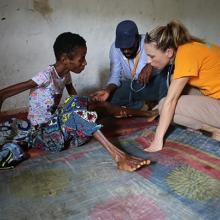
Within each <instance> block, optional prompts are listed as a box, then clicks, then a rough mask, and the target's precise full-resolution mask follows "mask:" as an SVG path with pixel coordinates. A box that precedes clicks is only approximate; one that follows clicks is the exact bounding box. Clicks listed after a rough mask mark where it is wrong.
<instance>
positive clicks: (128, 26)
mask: <svg viewBox="0 0 220 220" xmlns="http://www.w3.org/2000/svg"><path fill="white" fill-rule="evenodd" d="M137 35H138V28H137V25H136V24H135V23H134V22H133V21H131V20H125V21H122V22H120V23H119V24H118V26H117V28H116V39H115V47H116V48H131V47H132V46H133V45H134V43H135V39H136V36H137Z"/></svg>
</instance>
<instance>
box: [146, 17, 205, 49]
mask: <svg viewBox="0 0 220 220" xmlns="http://www.w3.org/2000/svg"><path fill="white" fill-rule="evenodd" d="M193 41H196V42H200V43H204V41H203V40H201V39H199V38H197V37H194V36H192V35H190V33H189V31H188V30H187V28H186V27H185V26H184V25H183V24H182V23H180V22H179V21H171V22H170V23H168V24H167V25H166V26H160V27H157V28H155V29H153V30H152V31H151V32H150V33H147V34H146V36H145V43H151V42H153V43H155V44H156V47H157V48H158V49H160V50H162V51H165V50H166V49H167V48H173V49H174V50H177V48H178V47H179V46H180V45H183V44H186V43H189V42H193Z"/></svg>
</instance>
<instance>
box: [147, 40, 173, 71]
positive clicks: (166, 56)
mask: <svg viewBox="0 0 220 220" xmlns="http://www.w3.org/2000/svg"><path fill="white" fill-rule="evenodd" d="M144 47H145V51H146V54H147V56H148V61H149V63H150V64H151V66H153V67H155V68H156V69H159V70H162V69H163V68H164V67H165V66H166V65H167V64H168V63H169V62H170V60H171V59H172V57H173V55H174V50H173V49H171V48H168V49H167V50H166V51H165V52H164V51H162V50H160V49H157V48H156V45H155V43H153V42H151V43H145V45H144Z"/></svg>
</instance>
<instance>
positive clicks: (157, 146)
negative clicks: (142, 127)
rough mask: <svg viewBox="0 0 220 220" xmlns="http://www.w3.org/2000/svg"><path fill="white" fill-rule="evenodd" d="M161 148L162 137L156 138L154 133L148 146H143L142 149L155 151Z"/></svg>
mask: <svg viewBox="0 0 220 220" xmlns="http://www.w3.org/2000/svg"><path fill="white" fill-rule="evenodd" d="M162 148H163V139H162V138H157V137H156V135H155V136H154V140H153V141H152V143H151V144H150V146H149V147H148V148H145V149H144V150H145V151H147V152H157V151H160V150H162Z"/></svg>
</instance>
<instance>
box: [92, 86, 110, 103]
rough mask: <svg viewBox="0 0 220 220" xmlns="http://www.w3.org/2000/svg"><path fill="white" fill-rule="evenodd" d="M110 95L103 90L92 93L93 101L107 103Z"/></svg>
mask: <svg viewBox="0 0 220 220" xmlns="http://www.w3.org/2000/svg"><path fill="white" fill-rule="evenodd" d="M109 95H110V94H109V92H107V91H106V90H105V89H102V90H99V91H96V92H94V93H92V94H91V95H90V96H91V98H92V100H93V101H98V102H105V101H106V100H107V99H108V97H109Z"/></svg>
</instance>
